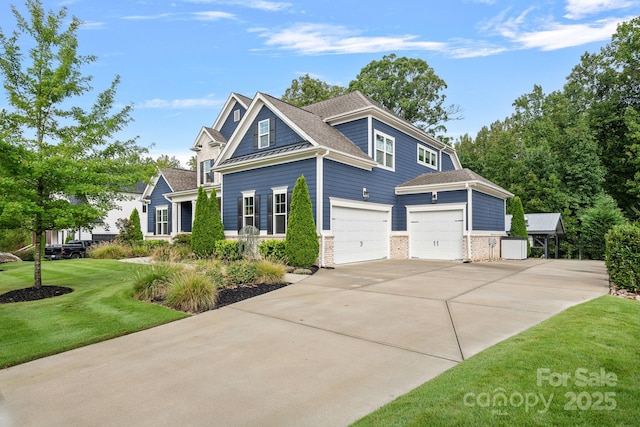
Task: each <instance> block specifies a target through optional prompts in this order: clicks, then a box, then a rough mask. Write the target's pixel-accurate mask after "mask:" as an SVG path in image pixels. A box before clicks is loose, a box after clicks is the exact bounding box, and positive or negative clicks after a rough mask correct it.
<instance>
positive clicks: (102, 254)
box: [87, 242, 132, 259]
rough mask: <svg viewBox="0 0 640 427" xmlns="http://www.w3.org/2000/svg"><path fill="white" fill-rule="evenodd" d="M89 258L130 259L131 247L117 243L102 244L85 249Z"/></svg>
mask: <svg viewBox="0 0 640 427" xmlns="http://www.w3.org/2000/svg"><path fill="white" fill-rule="evenodd" d="M87 253H88V254H89V257H90V258H96V259H122V258H131V256H132V251H131V246H129V245H124V244H122V243H117V242H102V243H98V244H96V245H93V246H91V247H90V248H89V249H87Z"/></svg>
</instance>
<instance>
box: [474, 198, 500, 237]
mask: <svg viewBox="0 0 640 427" xmlns="http://www.w3.org/2000/svg"><path fill="white" fill-rule="evenodd" d="M472 197H473V229H474V230H478V231H500V232H502V231H504V214H505V211H504V200H502V199H499V198H497V197H494V196H490V195H488V194H485V193H480V192H478V191H474V192H473V196H472Z"/></svg>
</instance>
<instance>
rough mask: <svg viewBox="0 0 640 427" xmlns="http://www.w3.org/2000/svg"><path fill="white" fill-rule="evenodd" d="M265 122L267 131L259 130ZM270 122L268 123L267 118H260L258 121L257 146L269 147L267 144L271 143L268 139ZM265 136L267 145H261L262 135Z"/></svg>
mask: <svg viewBox="0 0 640 427" xmlns="http://www.w3.org/2000/svg"><path fill="white" fill-rule="evenodd" d="M263 123H266V124H267V131H266V132H260V129H261V128H262V126H261V125H262V124H263ZM270 130H271V129H270V123H269V119H265V120H260V121H259V122H258V148H267V147H269V144H270V143H271V141H269V132H270ZM263 136H266V140H267V145H263V144H262V137H263Z"/></svg>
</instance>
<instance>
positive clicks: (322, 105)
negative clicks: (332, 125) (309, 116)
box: [303, 91, 393, 119]
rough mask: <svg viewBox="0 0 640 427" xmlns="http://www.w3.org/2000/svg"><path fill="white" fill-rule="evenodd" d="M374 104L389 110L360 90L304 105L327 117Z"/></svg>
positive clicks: (313, 111) (308, 109)
mask: <svg viewBox="0 0 640 427" xmlns="http://www.w3.org/2000/svg"><path fill="white" fill-rule="evenodd" d="M372 106H374V107H378V108H381V109H383V110H386V111H388V110H387V109H386V108H384V107H383V106H382V105H381V104H379V103H377V102H376V101H374V100H373V99H371V98H369V97H368V96H366V95H364V94H363V93H362V92H360V91H355V92H349V93H346V94H344V95H341V96H336V97H335V98H331V99H327V100H325V101H320V102H316V103H315V104H311V105H307V106H306V107H303V109H304V110H306V111H309V112H311V113H313V114H315V115H317V116H320V117H322V118H323V119H326V118H327V117H332V116H337V115H340V114H345V113H348V112H350V111H356V110H360V109H362V108H366V107H372ZM392 114H393V113H392Z"/></svg>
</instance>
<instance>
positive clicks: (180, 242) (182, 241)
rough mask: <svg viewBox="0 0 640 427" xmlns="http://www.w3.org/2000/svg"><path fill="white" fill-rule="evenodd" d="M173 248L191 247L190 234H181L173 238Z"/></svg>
mask: <svg viewBox="0 0 640 427" xmlns="http://www.w3.org/2000/svg"><path fill="white" fill-rule="evenodd" d="M172 244H173V246H191V234H186V233H181V234H178V235H177V236H175V237H174V238H173V242H172Z"/></svg>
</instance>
